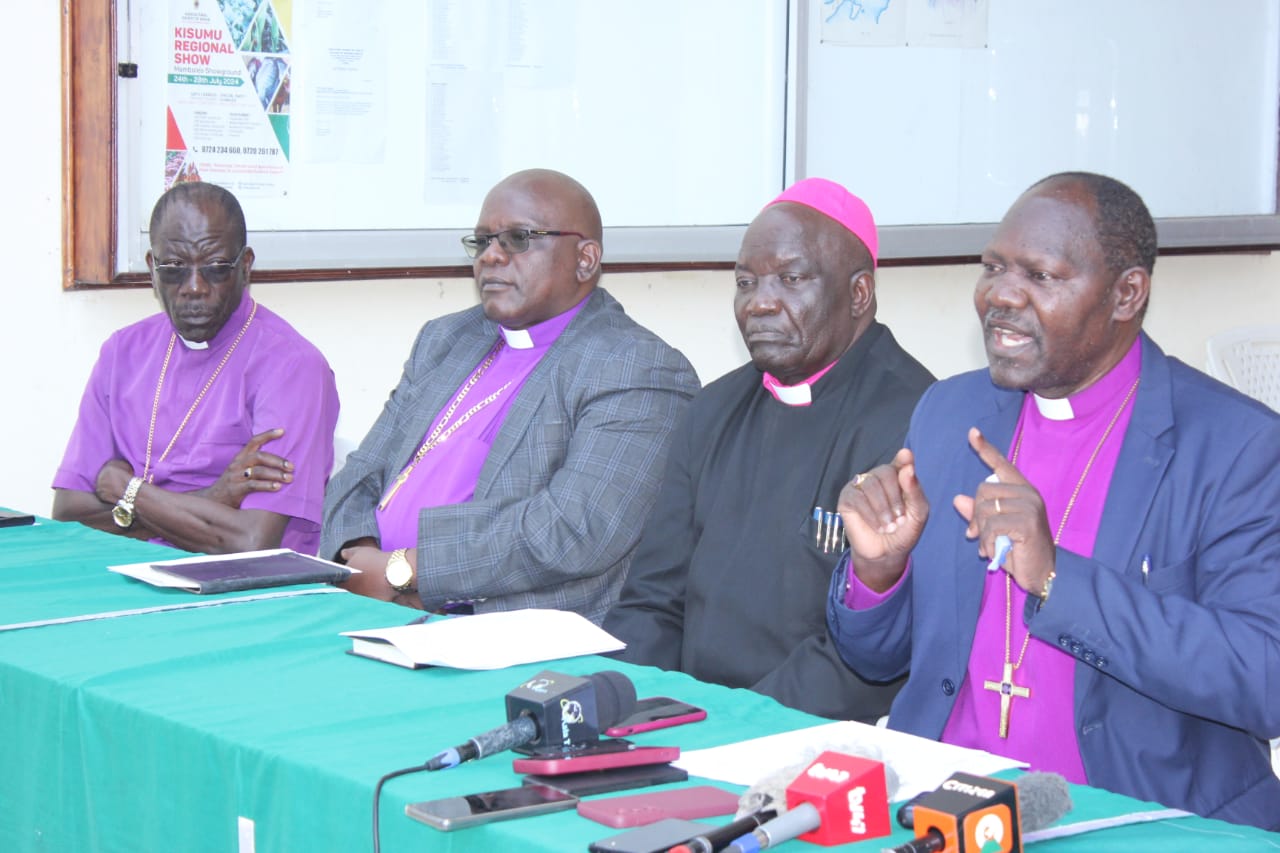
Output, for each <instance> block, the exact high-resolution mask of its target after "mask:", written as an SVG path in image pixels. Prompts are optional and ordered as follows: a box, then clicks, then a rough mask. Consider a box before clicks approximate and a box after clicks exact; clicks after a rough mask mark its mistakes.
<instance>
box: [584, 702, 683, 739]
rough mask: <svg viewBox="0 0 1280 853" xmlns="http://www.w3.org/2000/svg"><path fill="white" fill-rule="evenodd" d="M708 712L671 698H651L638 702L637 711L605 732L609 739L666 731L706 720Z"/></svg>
mask: <svg viewBox="0 0 1280 853" xmlns="http://www.w3.org/2000/svg"><path fill="white" fill-rule="evenodd" d="M706 718H707V712H706V711H704V710H702V709H701V708H699V707H698V706H696V705H690V704H689V703H688V702H681V701H680V700H679V699H672V698H671V697H670V696H650V697H648V698H646V699H641V700H639V701H638V702H636V709H635V711H634V712H632V714H631V715H630V716H629V717H627V718H626V719H624V720H622V721H621V722H619V723H618V724H617V725H616V726H613V727H612V728H608V729H605V730H604V733H605V734H607V735H608V736H609V737H626V736H627V735H633V734H637V733H639V732H648V731H652V730H654V729H665V728H668V727H669V726H678V725H680V724H681V723H696V722H697V721H698V720H705V719H706Z"/></svg>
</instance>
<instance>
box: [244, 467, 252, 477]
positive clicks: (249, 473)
mask: <svg viewBox="0 0 1280 853" xmlns="http://www.w3.org/2000/svg"><path fill="white" fill-rule="evenodd" d="M252 476H253V466H252V465H251V466H249V467H248V468H245V469H244V478H245V479H246V480H248V479H249V478H251V477H252Z"/></svg>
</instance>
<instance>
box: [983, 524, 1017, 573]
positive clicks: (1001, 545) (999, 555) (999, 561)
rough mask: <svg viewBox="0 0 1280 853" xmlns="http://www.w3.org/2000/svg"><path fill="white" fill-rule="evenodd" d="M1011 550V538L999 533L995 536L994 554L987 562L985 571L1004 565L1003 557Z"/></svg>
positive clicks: (991, 570) (992, 570)
mask: <svg viewBox="0 0 1280 853" xmlns="http://www.w3.org/2000/svg"><path fill="white" fill-rule="evenodd" d="M1012 550H1013V540H1012V539H1010V538H1009V537H1008V536H1005V535H1004V534H1003V533H1001V534H1000V535H999V536H997V537H996V555H995V556H994V557H992V558H991V562H990V563H987V571H989V572H994V571H995V570H996V569H998V568H1000V567H1001V566H1002V565H1004V558H1005V557H1007V556H1009V552H1010V551H1012Z"/></svg>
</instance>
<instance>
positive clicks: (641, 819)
mask: <svg viewBox="0 0 1280 853" xmlns="http://www.w3.org/2000/svg"><path fill="white" fill-rule="evenodd" d="M737 810H738V795H737V794H735V793H733V792H731V791H726V790H724V789H723V788H716V787H714V786H712V785H695V786H694V787H692V788H668V789H667V790H665V791H649V792H647V793H644V794H627V795H625V796H621V797H605V798H602V799H597V800H581V801H579V803H578V814H580V815H582V816H583V817H585V818H590V819H591V820H594V821H595V822H596V823H603V824H604V825H605V826H612V827H616V828H617V829H622V828H624V827H628V826H644V825H645V824H650V823H655V822H657V821H660V820H662V819H663V818H668V817H682V818H690V819H692V818H699V817H717V816H719V815H729V814H733V813H734V812H735V811H737Z"/></svg>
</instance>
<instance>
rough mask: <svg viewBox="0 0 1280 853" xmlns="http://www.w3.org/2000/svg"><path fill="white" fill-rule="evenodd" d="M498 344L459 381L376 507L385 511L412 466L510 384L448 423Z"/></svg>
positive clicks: (500, 348)
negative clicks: (435, 421) (447, 401)
mask: <svg viewBox="0 0 1280 853" xmlns="http://www.w3.org/2000/svg"><path fill="white" fill-rule="evenodd" d="M502 344H503V341H502V338H498V342H497V343H496V344H495V345H494V347H493V349H492V350H490V351H489V354H488V355H487V356H485V359H484V361H482V362H480V366H479V367H477V368H476V369H475V371H474V372H473V373H472V374H471V376H470V378H468V379H467V381H466V382H464V383H463V384H462V387H461V388H459V389H458V393H457V395H455V396H454V398H453V402H451V403H450V404H449V408H447V409H445V410H444V414H443V415H442V416H441V417H440V422H439V423H437V424H436V425H435V429H433V430H431V433H430V434H429V435H428V436H427V438H426V440H425V441H423V442H422V446H421V447H419V448H418V452H417V453H415V454H413V459H411V460H409V464H408V465H407V466H405V469H404V470H403V471H401V472H400V474H399V475H398V476H397V477H396V479H395V481H394V482H393V483H392V484H391V488H390V489H388V490H387V493H386V495H385V496H383V498H382V501H381V502H380V503H379V504H378V509H379V510H385V509H386V508H387V504H389V503H391V499H392V498H394V497H395V496H396V492H398V491H400V487H401V486H403V485H404V484H405V482H406V481H408V479H409V475H410V474H412V473H413V469H414V468H417V467H418V463H419V462H421V461H422V458H423V457H424V456H426V455H427V454H428V453H430V452H431V451H432V450H434V449H435V448H436V447H438V446H439V445H441V444H444V443H445V441H446V440H447V439H448V438H449V436H451V435H453V433H454V431H455V430H457V429H458V427H460V426H462V425H463V424H465V423H466V422H467V421H469V420H471V416H472V415H474V414H475V413H476V412H478V411H480V410H481V409H483V408H484V407H485V406H487V405H489V404H490V403H492V402H493V401H494V400H496V399H498V397H499V396H501V394H502V392H503V391H506V390H507V388H509V387H510V386H511V382H510V380H508V381H507V383H506V384H504V385H503V386H502V387H501V388H499V389H498V390H497V391H494V392H493V393H492V394H490V395H489V396H488V397H485V398H484V399H483V400H481V401H480V402H479V403H476V404H475V405H474V406H472V407H471V408H470V409H467V410H466V411H465V412H463V413H462V416H461V417H459V418H458V419H457V420H456V421H454V422H453V423H451V424H450V423H449V418H451V417H453V413H454V412H455V411H457V409H458V406H460V405H462V401H463V400H464V399H465V398H466V396H467V394H469V393H471V388H472V387H473V386H474V385H475V384H476V383H477V382H479V381H480V377H481V376H484V372H485V371H486V370H488V369H489V366H490V365H492V364H493V360H494V359H495V358H497V357H498V353H499V352H501V351H502ZM446 424H448V429H446V428H445V425H446Z"/></svg>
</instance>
